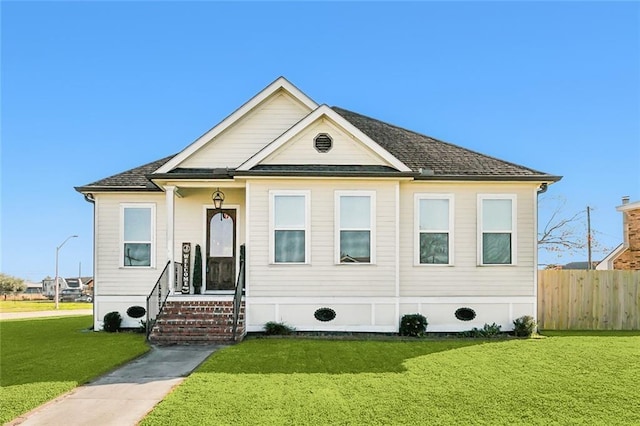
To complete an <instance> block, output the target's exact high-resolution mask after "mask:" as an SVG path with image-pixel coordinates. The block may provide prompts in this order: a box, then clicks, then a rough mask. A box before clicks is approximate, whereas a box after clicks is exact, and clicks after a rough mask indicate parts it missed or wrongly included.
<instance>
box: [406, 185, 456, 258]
mask: <svg viewBox="0 0 640 426" xmlns="http://www.w3.org/2000/svg"><path fill="white" fill-rule="evenodd" d="M421 200H447V201H448V202H449V227H448V229H439V230H437V231H421V230H420V201H421ZM413 218H414V225H413V229H414V231H413V235H414V239H413V244H414V255H413V264H414V265H415V266H426V267H442V266H453V264H454V249H453V247H454V243H453V241H454V218H455V210H454V196H453V194H436V193H415V194H414V213H413ZM445 232H446V233H447V234H449V262H448V263H420V234H433V233H438V234H441V233H445Z"/></svg>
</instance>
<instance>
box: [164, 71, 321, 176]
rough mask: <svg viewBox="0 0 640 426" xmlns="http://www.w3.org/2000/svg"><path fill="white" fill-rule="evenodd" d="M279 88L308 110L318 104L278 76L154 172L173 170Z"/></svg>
mask: <svg viewBox="0 0 640 426" xmlns="http://www.w3.org/2000/svg"><path fill="white" fill-rule="evenodd" d="M279 90H284V91H286V92H288V93H289V94H290V95H291V96H293V97H294V98H295V99H296V100H297V101H298V102H300V103H301V104H303V105H304V106H306V107H307V108H308V109H309V110H313V109H314V108H317V106H318V104H317V103H315V102H314V101H313V100H312V99H311V98H310V97H308V96H307V95H305V94H304V93H302V92H301V91H300V89H298V88H297V87H295V86H294V85H293V84H291V83H290V82H289V81H288V80H287V79H286V78H284V77H279V78H277V79H276V80H275V81H274V82H273V83H271V84H270V85H268V86H267V87H265V88H264V89H262V91H260V92H259V93H258V94H257V95H255V96H254V97H253V98H251V99H250V100H249V101H247V102H246V103H245V104H244V105H242V106H241V107H240V108H238V109H237V110H235V111H234V112H233V113H232V114H231V115H229V116H228V117H227V118H225V119H224V120H222V121H221V122H220V123H219V124H217V125H216V126H215V127H213V128H212V129H211V130H209V131H208V132H207V133H205V134H204V135H202V136H200V137H199V138H198V139H196V140H195V142H193V143H192V144H191V145H189V146H188V147H186V148H185V149H183V150H182V151H181V152H180V153H179V154H177V155H176V156H175V157H173V158H172V159H171V160H169V161H168V162H166V163H165V164H164V165H162V166H161V167H160V168H158V170H156V171H155V172H154V174H155V173H167V172H169V171H171V170H173V169H174V168H175V167H177V166H178V165H179V164H180V163H182V162H183V161H184V160H186V159H187V158H189V157H190V156H191V155H193V154H194V153H195V152H196V151H198V150H199V149H200V148H202V147H203V146H204V145H205V144H206V143H207V142H209V141H210V140H211V139H213V138H215V137H216V136H218V135H219V134H221V133H222V132H224V131H225V130H226V129H228V128H229V127H231V126H232V125H233V124H234V123H236V122H237V121H238V120H240V119H241V118H242V117H244V116H245V115H246V114H248V113H249V112H250V111H251V110H252V109H254V108H255V107H257V106H258V105H260V104H261V103H262V102H263V101H265V100H266V99H267V98H269V97H270V96H272V95H273V94H275V93H276V92H278V91H279Z"/></svg>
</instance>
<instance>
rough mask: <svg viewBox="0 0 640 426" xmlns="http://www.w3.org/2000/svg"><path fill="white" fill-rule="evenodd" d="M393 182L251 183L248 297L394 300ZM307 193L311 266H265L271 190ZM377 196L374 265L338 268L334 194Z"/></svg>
mask: <svg viewBox="0 0 640 426" xmlns="http://www.w3.org/2000/svg"><path fill="white" fill-rule="evenodd" d="M395 188H396V183H395V182H388V181H387V182H384V181H378V182H375V181H365V180H357V181H356V180H353V181H345V180H338V179H335V180H311V179H310V180H290V181H286V182H285V181H282V180H272V181H266V180H263V181H252V182H251V191H250V197H251V199H250V205H251V216H250V220H251V223H250V225H249V226H250V232H249V235H250V237H249V238H250V241H249V244H247V251H248V266H249V282H248V289H247V291H248V294H249V295H250V297H322V296H332V297H344V296H388V297H393V296H394V295H395V274H396V266H395V253H396V248H395V240H396V238H395V206H394V205H395ZM277 189H282V190H285V189H297V190H302V189H304V190H310V191H311V231H310V234H311V249H310V251H311V254H310V256H311V264H307V265H272V264H270V263H269V243H270V239H269V190H277ZM336 190H370V191H371V190H372V191H375V192H376V207H377V209H376V225H377V226H376V228H377V232H376V243H377V244H376V246H377V249H376V264H375V265H368V264H367V265H362V264H360V265H354V264H350V265H349V264H342V265H336V264H335V261H334V255H335V253H334V246H335V244H334V204H335V202H334V192H335V191H336Z"/></svg>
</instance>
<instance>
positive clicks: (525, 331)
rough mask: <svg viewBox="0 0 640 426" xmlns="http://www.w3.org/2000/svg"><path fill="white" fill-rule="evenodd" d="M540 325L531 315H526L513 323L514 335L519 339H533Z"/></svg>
mask: <svg viewBox="0 0 640 426" xmlns="http://www.w3.org/2000/svg"><path fill="white" fill-rule="evenodd" d="M537 327H538V324H537V323H536V321H535V320H534V319H533V317H532V316H530V315H524V316H522V317H520V318H516V319H515V320H514V321H513V334H514V335H516V336H517V337H531V335H532V334H533V333H534V332H535V331H536V328H537Z"/></svg>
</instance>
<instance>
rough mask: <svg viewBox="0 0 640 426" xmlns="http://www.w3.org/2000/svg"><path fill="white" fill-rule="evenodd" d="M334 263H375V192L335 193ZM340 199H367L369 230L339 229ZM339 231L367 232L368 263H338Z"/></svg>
mask: <svg viewBox="0 0 640 426" xmlns="http://www.w3.org/2000/svg"><path fill="white" fill-rule="evenodd" d="M334 197H335V201H334V206H335V210H334V218H335V219H334V221H335V234H334V263H335V264H336V265H374V264H375V263H376V191H360V190H358V191H335V195H334ZM341 197H369V214H370V216H369V228H345V229H342V228H341V227H340V219H341V218H340V200H341ZM340 231H369V262H353V263H351V262H340Z"/></svg>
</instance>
